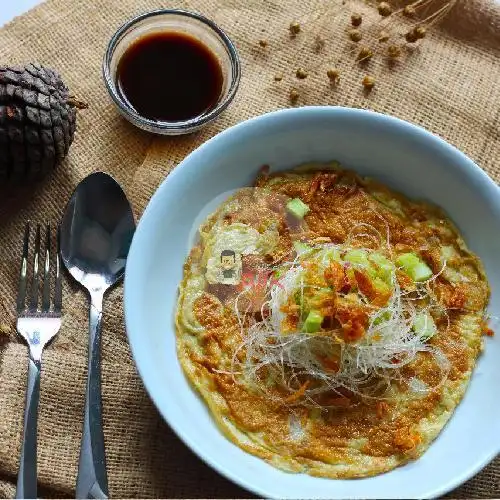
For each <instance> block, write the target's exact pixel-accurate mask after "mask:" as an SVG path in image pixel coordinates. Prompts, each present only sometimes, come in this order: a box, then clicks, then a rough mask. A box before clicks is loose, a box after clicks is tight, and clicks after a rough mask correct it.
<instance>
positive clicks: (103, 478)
mask: <svg viewBox="0 0 500 500" xmlns="http://www.w3.org/2000/svg"><path fill="white" fill-rule="evenodd" d="M102 301H103V293H102V292H99V293H93V294H91V302H90V314H89V365H88V374H87V392H86V398H85V414H84V420H83V435H82V443H81V447H80V460H79V463H78V477H77V480H76V498H108V477H107V473H106V456H105V450H104V433H103V429H102V403H101V319H102Z"/></svg>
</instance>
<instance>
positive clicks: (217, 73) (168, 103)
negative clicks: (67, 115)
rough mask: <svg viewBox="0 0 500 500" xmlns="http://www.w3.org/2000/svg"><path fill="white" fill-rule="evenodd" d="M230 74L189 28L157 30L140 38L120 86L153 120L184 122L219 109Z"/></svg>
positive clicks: (122, 65) (124, 62)
mask: <svg viewBox="0 0 500 500" xmlns="http://www.w3.org/2000/svg"><path fill="white" fill-rule="evenodd" d="M223 82H224V77H223V74H222V68H221V66H220V63H219V60H218V59H217V57H216V55H215V54H214V53H213V52H212V51H211V50H210V49H209V48H208V47H206V46H205V45H203V44H202V43H201V42H200V41H198V40H197V39H196V38H194V37H192V36H190V35H187V34H185V33H178V32H164V33H153V34H151V35H147V36H144V37H143V38H140V39H138V40H137V41H135V42H134V43H133V44H132V45H131V46H130V47H129V48H128V49H127V50H126V51H125V54H124V55H123V56H122V58H121V59H120V61H119V63H118V69H117V82H116V83H117V88H118V92H119V93H120V94H121V95H122V97H123V98H124V99H125V100H126V101H128V102H129V104H130V105H131V106H132V107H133V108H134V109H135V111H136V112H137V113H138V114H140V115H141V116H143V117H144V118H148V119H150V120H156V121H183V120H189V119H191V118H195V117H197V116H199V115H201V114H203V113H206V112H207V111H210V110H211V109H213V108H214V107H215V106H216V105H217V102H218V100H219V97H220V94H221V91H222V85H223Z"/></svg>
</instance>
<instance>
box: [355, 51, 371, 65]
mask: <svg viewBox="0 0 500 500" xmlns="http://www.w3.org/2000/svg"><path fill="white" fill-rule="evenodd" d="M372 57H373V50H372V49H370V47H361V49H360V50H359V53H358V56H357V57H356V60H357V61H359V62H362V61H368V60H369V59H371V58H372Z"/></svg>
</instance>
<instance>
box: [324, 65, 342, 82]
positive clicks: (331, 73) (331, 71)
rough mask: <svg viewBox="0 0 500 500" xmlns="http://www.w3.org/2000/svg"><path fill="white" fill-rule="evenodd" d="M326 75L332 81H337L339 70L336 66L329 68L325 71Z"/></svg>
mask: <svg viewBox="0 0 500 500" xmlns="http://www.w3.org/2000/svg"><path fill="white" fill-rule="evenodd" d="M326 76H327V77H328V79H329V80H330V81H331V82H332V83H338V82H339V80H340V71H339V70H338V69H337V68H330V69H329V70H328V71H327V72H326Z"/></svg>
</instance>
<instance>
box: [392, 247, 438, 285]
mask: <svg viewBox="0 0 500 500" xmlns="http://www.w3.org/2000/svg"><path fill="white" fill-rule="evenodd" d="M396 264H397V265H398V266H400V267H402V268H403V271H404V272H405V273H406V274H408V275H409V276H410V278H411V279H412V280H413V281H425V280H428V279H429V278H430V277H431V276H432V270H431V268H430V267H429V266H428V265H427V264H426V263H425V262H424V261H423V260H422V259H420V257H418V256H417V255H416V254H414V253H404V254H402V255H400V256H399V257H398V258H397V259H396Z"/></svg>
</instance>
